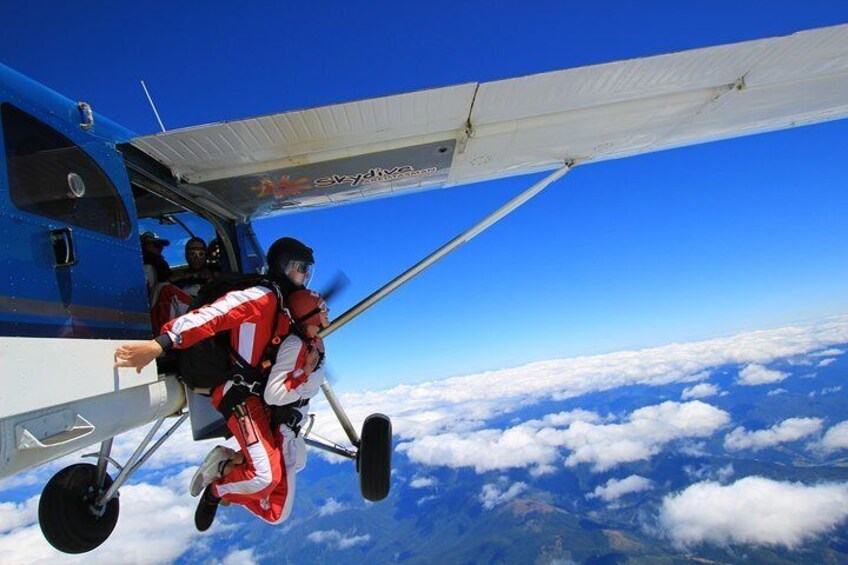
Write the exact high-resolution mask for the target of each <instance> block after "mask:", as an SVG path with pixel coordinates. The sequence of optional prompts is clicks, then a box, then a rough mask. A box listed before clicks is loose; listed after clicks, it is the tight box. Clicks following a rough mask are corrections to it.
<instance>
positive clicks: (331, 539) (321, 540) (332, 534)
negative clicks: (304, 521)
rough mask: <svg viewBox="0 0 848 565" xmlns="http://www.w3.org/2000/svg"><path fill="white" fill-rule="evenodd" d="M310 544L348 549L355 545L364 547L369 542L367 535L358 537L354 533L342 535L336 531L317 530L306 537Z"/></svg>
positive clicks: (369, 538)
mask: <svg viewBox="0 0 848 565" xmlns="http://www.w3.org/2000/svg"><path fill="white" fill-rule="evenodd" d="M306 539H307V540H309V541H311V542H312V543H317V544H326V545H329V546H330V547H333V548H335V549H349V548H351V547H355V546H357V545H364V544H366V543H368V542H369V541H371V536H370V535H369V534H365V535H361V536H358V535H356V534H355V532H354V533H351V534H349V535H348V534H343V533H341V532H340V531H338V530H317V531H314V532H312V533H311V534H309V535H308V536H306Z"/></svg>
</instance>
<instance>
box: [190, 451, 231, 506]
mask: <svg viewBox="0 0 848 565" xmlns="http://www.w3.org/2000/svg"><path fill="white" fill-rule="evenodd" d="M235 454H236V452H235V451H233V450H232V449H230V448H229V447H225V446H223V445H218V446H215V448H214V449H213V450H212V451H210V452H209V454H208V455H207V456H206V459H204V460H203V463H201V464H200V467H198V468H197V472H195V473H194V476H193V477H192V478H191V486H189V489H188V491H189V492H190V493H191V495H192V496H199V495H200V493H201V492H203V489H205V488H206V486H207V485H209V484H210V483H211V482H212V481H214V480H215V479H217V478H218V477H219V474H220V466H221V462H222V461H227V460H229V459H231V458H232V456H233V455H235Z"/></svg>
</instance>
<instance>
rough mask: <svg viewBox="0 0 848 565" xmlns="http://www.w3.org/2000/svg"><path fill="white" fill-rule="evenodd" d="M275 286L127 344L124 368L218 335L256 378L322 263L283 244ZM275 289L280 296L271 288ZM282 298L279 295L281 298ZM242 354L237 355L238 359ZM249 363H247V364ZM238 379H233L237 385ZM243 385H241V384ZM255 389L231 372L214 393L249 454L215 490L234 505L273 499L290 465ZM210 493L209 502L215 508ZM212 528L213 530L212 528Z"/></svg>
mask: <svg viewBox="0 0 848 565" xmlns="http://www.w3.org/2000/svg"><path fill="white" fill-rule="evenodd" d="M267 262H268V278H269V279H270V280H271V282H270V283H268V285H267V286H266V285H264V284H259V285H256V286H252V287H249V288H246V289H244V290H233V291H231V292H229V293H227V294H225V295H224V296H222V297H221V298H219V299H218V300H216V301H215V302H214V303H213V304H210V305H208V306H201V307H200V308H198V309H196V310H193V311H191V312H188V313H187V314H185V315H183V316H180V317H178V318H176V319H174V320H172V321H170V322H168V323H167V324H165V325H164V326H163V327H162V331H161V333H160V334H159V335H158V336H157V337H156V338H154V339H152V340H149V341H144V342H139V343H127V344H123V345H121V346H120V347H118V349H117V350H116V351H115V358H116V363H115V366H116V367H132V368H135V369H136V371H137V372H141V369H142V368H143V367H145V366H146V365H147V364H149V363H150V362H151V361H153V360H154V359H156V358H157V357H159V356H160V355H163V354H164V353H165V352H166V351H168V350H170V349H186V348H188V347H191V346H192V345H194V344H196V343H198V342H200V341H202V340H204V339H206V338H208V337H211V336H213V335H215V334H218V333H220V332H223V331H227V330H231V331H230V346H231V348H232V351H233V352H234V353H232V354H231V358H232V359H233V363H236V362H237V361H238V359H237V358H240V359H241V361H238V362H239V363H241V366H242V368H243V370H242V371H241V372H242V373H245V374H247V375H248V377H250V376H251V375H252V374H256V373H259V372H260V365H261V363H262V362H263V361H264V360H265V359H264V355H265V352H266V349H267V346H268V344H269V343H270V342H271V340H272V339H273V338H274V337H276V334H277V332H278V328H277V326H278V325H279V320H280V314H281V310H282V308H283V304H282V303H281V300H282V301H283V302H284V301H285V300H286V299H287V298H288V296H289V295H290V294H292V293H293V292H294V291H296V290H301V289H304V288H305V285H306V284H308V281H309V278H310V277H311V273H312V265H313V264H314V262H315V260H314V257H313V254H312V249H311V248H309V247H307V246H306V245H304V244H303V243H301V242H300V241H297V240H296V239H292V238H281V239H278V240H277V241H275V242H274V243H273V244H272V245H271V247H270V249H269V250H268V254H267ZM269 287H274V288H269ZM278 293H279V294H278ZM236 354H237V355H236ZM242 361H243V362H242ZM230 375H232V378H230ZM236 377H239V378H236ZM254 383H255V381H252V380H246V379H245V378H244V376H243V375H241V374H238V375H236V374H235V373H234V372H231V373H230V374H229V375H223V376H222V380H221V382H220V384H218V385H216V386H215V387H214V388H213V389H212V391H211V396H212V405H213V406H214V407H215V408H216V409H217V410H218V411H219V412H221V414H222V415H223V416H224V419H225V420H226V422H227V427H228V428H229V430H230V432H231V433H232V434H233V435H234V436H235V438H236V441H237V442H238V444H239V447H240V448H241V452H242V453H243V454H244V456H245V457H244V462H243V463H241V464H239V465H235V466H234V468H233V469H232V471H231V472H230V473H228V474H227V475H226V476H225V477H223V478H221V479H220V481H219V482H218V483H217V484H216V485H215V487H213V488H214V489H219V488H223V489H224V492H226V493H227V495H228V497H229V498H230V499H231V500H233V501H234V502H239V501H242V500H250V499H259V500H261V499H262V498H265V497H267V496H269V495H270V494H271V493H272V492H273V491H274V490H275V489H276V487H277V485H278V484H279V482H280V480H281V479H282V473H283V470H282V465H281V457H280V450H279V448H278V446H277V439H276V437H275V434H274V433H273V432H272V430H271V419H270V415H269V413H268V410H267V408H266V405H265V404H264V402H263V401H262V398H261V397H260V396H258V395H257V394H258V393H257V392H256V387H254V386H253V385H254ZM213 497H214V498H217V495H216V493H215V492H214V491H213V492H210V493H209V495H208V496H207V497H206V499H205V500H214V498H213ZM210 508H212V509H213V510H212V511H211V517H210V513H209V512H206V513H205V514H203V513H201V514H202V515H203V516H206V518H204V520H206V521H198V519H197V517H196V525H197V527H198V529H201V530H202V529H206V528H208V527H209V526H210V525H211V524H212V520H213V519H214V515H215V513H214V509H217V504H215V505H214V506H210ZM204 526H205V527H204Z"/></svg>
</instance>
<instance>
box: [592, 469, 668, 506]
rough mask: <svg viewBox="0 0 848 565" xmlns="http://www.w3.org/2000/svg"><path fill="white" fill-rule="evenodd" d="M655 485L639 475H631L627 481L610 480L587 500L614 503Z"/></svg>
mask: <svg viewBox="0 0 848 565" xmlns="http://www.w3.org/2000/svg"><path fill="white" fill-rule="evenodd" d="M653 486H654V483H653V481H651V480H650V479H646V478H645V477H640V476H639V475H630V476H629V477H627V478H625V479H621V480H619V479H610V480H608V481H607V482H606V484H604V485H601V486H599V487H597V488H596V489H595V490H594V491H593V492H592V493H591V494H588V495H586V498H600V499H601V500H603V501H605V502H614V501H616V500H618V499H619V498H621V497H622V496H625V495H627V494H633V493H636V492H642V491H646V490H649V489H651V488H653Z"/></svg>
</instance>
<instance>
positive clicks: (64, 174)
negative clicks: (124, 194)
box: [0, 104, 131, 239]
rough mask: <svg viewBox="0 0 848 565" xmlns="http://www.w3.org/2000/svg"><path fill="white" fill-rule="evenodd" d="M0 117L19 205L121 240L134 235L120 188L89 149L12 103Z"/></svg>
mask: <svg viewBox="0 0 848 565" xmlns="http://www.w3.org/2000/svg"><path fill="white" fill-rule="evenodd" d="M0 118H2V122H3V137H4V140H5V146H6V163H7V169H8V175H9V194H10V196H11V198H12V203H13V204H14V205H15V207H16V208H18V209H19V210H22V211H24V212H29V213H31V214H38V215H40V216H46V217H48V218H51V219H54V220H59V221H62V222H66V223H68V224H71V225H73V226H78V227H81V228H85V229H89V230H93V231H96V232H100V233H103V234H106V235H109V236H113V237H119V238H121V239H123V238H126V237H127V236H128V235H129V234H130V229H131V227H130V222H129V216H128V214H127V209H126V207H125V206H124V203H123V201H122V200H121V197H120V195H119V194H118V191H117V189H116V188H115V186H114V185H113V184H112V182H111V181H110V180H109V177H108V176H107V175H106V174H105V173H104V172H103V170H102V169H101V168H100V167H99V166H98V165H97V163H96V162H95V161H94V160H93V159H92V158H91V157H90V156H88V155H87V154H86V152H85V151H83V150H82V149H81V148H80V147H79V146H77V145H76V144H75V143H74V142H72V141H71V140H70V139H68V138H67V137H65V136H64V135H62V134H61V133H59V132H58V131H56V130H54V129H53V128H51V127H50V126H48V125H46V124H44V123H42V122H40V121H39V120H37V119H35V118H33V117H32V116H30V115H29V114H27V113H25V112H23V111H21V110H19V109H18V108H15V107H14V106H12V105H11V104H3V105H2V107H0Z"/></svg>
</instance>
